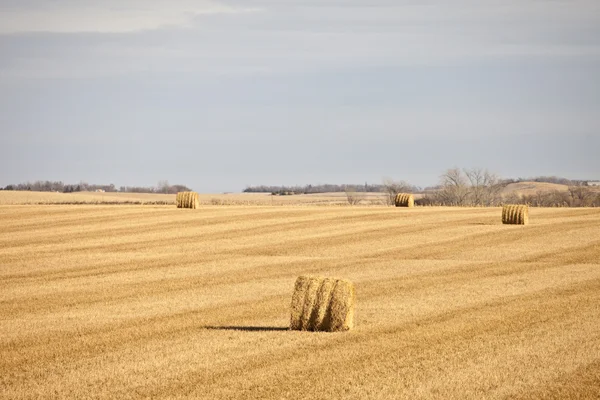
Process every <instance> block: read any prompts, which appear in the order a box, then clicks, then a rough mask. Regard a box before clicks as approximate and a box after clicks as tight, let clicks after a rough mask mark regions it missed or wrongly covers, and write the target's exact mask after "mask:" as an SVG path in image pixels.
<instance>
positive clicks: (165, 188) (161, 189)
mask: <svg viewBox="0 0 600 400" xmlns="http://www.w3.org/2000/svg"><path fill="white" fill-rule="evenodd" d="M169 190H170V185H169V181H166V180H165V181H158V186H157V192H158V193H165V194H168V193H169Z"/></svg>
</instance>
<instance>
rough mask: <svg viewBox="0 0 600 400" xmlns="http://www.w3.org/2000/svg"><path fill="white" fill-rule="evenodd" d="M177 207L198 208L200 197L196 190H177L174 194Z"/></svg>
mask: <svg viewBox="0 0 600 400" xmlns="http://www.w3.org/2000/svg"><path fill="white" fill-rule="evenodd" d="M175 204H176V205H177V208H191V209H196V208H200V199H199V197H198V193H196V192H177V196H175Z"/></svg>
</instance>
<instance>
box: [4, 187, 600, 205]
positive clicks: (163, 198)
mask: <svg viewBox="0 0 600 400" xmlns="http://www.w3.org/2000/svg"><path fill="white" fill-rule="evenodd" d="M556 190H557V191H563V192H564V191H567V190H568V186H566V185H558V184H552V183H543V182H519V183H511V184H510V185H508V186H507V187H506V188H504V190H503V191H502V194H503V195H509V194H511V193H516V194H517V195H532V194H536V193H537V192H538V191H541V192H553V191H556ZM591 190H595V191H598V192H600V187H599V188H597V189H596V188H591ZM355 196H357V197H358V198H359V199H360V200H361V201H360V203H359V204H360V205H385V204H386V195H385V194H384V193H356V194H355ZM420 197H421V195H418V194H417V195H415V198H417V199H418V198H420ZM121 203H122V204H145V205H153V204H162V205H168V204H175V195H174V194H153V193H98V192H77V193H52V192H25V191H22V192H17V191H4V190H3V191H0V205H3V204H4V205H7V204H15V205H16V204H40V205H41V204H121ZM200 203H201V204H204V205H348V200H347V196H346V193H315V194H300V195H289V196H271V194H270V193H227V194H225V193H221V194H202V193H201V194H200Z"/></svg>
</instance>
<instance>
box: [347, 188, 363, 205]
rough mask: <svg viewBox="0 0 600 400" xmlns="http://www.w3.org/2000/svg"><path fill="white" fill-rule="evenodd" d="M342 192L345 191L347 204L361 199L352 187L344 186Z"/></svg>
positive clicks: (356, 202)
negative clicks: (344, 188)
mask: <svg viewBox="0 0 600 400" xmlns="http://www.w3.org/2000/svg"><path fill="white" fill-rule="evenodd" d="M344 192H345V193H346V199H347V200H348V204H350V205H351V206H354V205H356V204H358V203H360V201H361V200H362V196H360V195H358V194H357V193H356V190H355V189H354V188H351V187H348V188H346V190H344Z"/></svg>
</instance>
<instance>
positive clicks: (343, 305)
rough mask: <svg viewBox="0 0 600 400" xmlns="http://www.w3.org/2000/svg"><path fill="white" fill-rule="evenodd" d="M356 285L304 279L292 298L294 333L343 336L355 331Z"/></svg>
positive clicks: (327, 280) (323, 279) (311, 278)
mask: <svg viewBox="0 0 600 400" xmlns="http://www.w3.org/2000/svg"><path fill="white" fill-rule="evenodd" d="M354 301H355V295H354V284H353V283H352V282H350V281H347V280H343V279H334V278H322V277H309V276H300V277H298V279H296V283H295V285H294V293H293V294H292V304H291V319H290V329H291V330H298V331H324V332H340V331H347V330H350V329H352V328H353V327H354Z"/></svg>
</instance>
